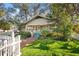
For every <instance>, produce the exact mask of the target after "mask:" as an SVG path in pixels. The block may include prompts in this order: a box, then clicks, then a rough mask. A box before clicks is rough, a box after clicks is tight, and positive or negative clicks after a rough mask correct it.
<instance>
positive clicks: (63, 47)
mask: <svg viewBox="0 0 79 59" xmlns="http://www.w3.org/2000/svg"><path fill="white" fill-rule="evenodd" d="M78 51H79V42H78V40H72V41H69V42H68V41H58V40H53V39H50V38H48V39H38V40H35V41H34V42H33V43H32V44H30V45H29V46H27V47H24V48H22V49H21V53H22V56H79V52H78Z"/></svg>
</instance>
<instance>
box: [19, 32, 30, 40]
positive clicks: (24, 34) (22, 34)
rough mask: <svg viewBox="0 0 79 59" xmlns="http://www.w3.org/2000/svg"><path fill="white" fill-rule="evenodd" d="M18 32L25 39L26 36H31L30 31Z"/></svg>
mask: <svg viewBox="0 0 79 59" xmlns="http://www.w3.org/2000/svg"><path fill="white" fill-rule="evenodd" d="M19 34H20V35H21V39H26V38H28V37H31V33H30V32H23V31H21V32H20V33H19Z"/></svg>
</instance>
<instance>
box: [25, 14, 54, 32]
mask: <svg viewBox="0 0 79 59" xmlns="http://www.w3.org/2000/svg"><path fill="white" fill-rule="evenodd" d="M54 23H55V22H54V21H53V22H51V19H50V18H48V17H44V16H41V15H35V16H33V17H32V18H31V19H30V20H28V21H27V22H26V23H25V31H29V32H31V33H34V32H36V31H41V30H42V29H47V30H50V29H51V26H52V24H54Z"/></svg>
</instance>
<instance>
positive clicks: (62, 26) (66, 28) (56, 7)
mask: <svg viewBox="0 0 79 59" xmlns="http://www.w3.org/2000/svg"><path fill="white" fill-rule="evenodd" d="M77 5H78V4H51V12H52V19H58V20H59V21H60V23H59V24H58V26H57V27H58V28H57V29H59V31H61V32H62V33H63V35H64V39H67V38H68V37H69V36H70V35H71V33H72V28H73V25H72V21H73V20H74V19H75V15H77V14H78V12H77Z"/></svg>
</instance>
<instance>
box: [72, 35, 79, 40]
mask: <svg viewBox="0 0 79 59" xmlns="http://www.w3.org/2000/svg"><path fill="white" fill-rule="evenodd" d="M71 37H72V38H74V39H77V40H79V34H72V36H71Z"/></svg>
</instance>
